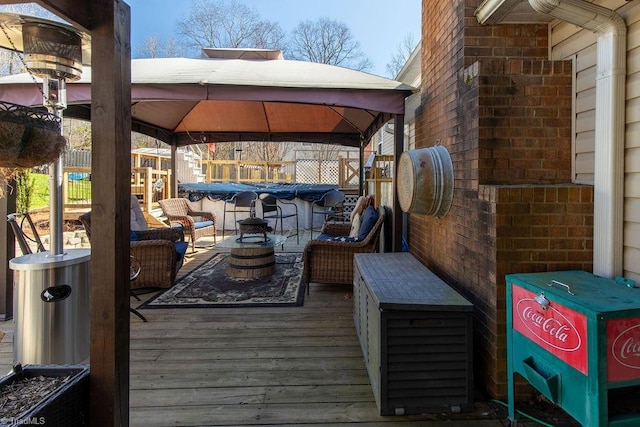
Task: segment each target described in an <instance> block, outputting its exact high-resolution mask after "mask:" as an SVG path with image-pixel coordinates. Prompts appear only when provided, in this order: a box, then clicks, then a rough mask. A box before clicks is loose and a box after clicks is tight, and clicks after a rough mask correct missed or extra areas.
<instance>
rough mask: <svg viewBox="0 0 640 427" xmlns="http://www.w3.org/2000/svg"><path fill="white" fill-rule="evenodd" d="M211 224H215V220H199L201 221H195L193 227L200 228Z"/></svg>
mask: <svg viewBox="0 0 640 427" xmlns="http://www.w3.org/2000/svg"><path fill="white" fill-rule="evenodd" d="M210 225H213V221H199V222H195V223H194V224H193V227H194V228H196V229H198V228H204V227H208V226H210Z"/></svg>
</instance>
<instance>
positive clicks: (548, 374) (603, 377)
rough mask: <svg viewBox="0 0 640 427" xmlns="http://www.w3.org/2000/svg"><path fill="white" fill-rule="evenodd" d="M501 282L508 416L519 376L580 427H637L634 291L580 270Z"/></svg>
mask: <svg viewBox="0 0 640 427" xmlns="http://www.w3.org/2000/svg"><path fill="white" fill-rule="evenodd" d="M506 281H507V371H508V399H509V417H510V418H511V419H514V417H515V391H514V386H515V383H514V381H515V379H514V374H516V373H517V374H520V375H521V376H522V377H524V378H525V379H526V380H527V381H528V382H529V383H530V384H531V385H532V386H533V387H535V388H536V389H537V390H538V391H540V393H542V394H543V395H544V396H546V397H547V399H549V400H551V401H552V402H554V403H556V404H557V405H558V406H560V407H561V408H562V409H564V410H565V411H566V412H567V413H568V414H569V415H571V416H572V417H574V418H575V419H576V420H577V421H578V422H580V423H581V424H582V425H584V426H594V427H595V426H617V427H622V426H626V427H630V426H638V425H640V288H635V287H629V286H627V285H628V283H626V282H625V281H620V283H618V282H616V281H613V280H608V279H604V278H602V277H598V276H595V275H593V274H591V273H587V272H584V271H558V272H547V273H530V274H513V275H507V276H506Z"/></svg>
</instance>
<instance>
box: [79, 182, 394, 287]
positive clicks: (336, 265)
mask: <svg viewBox="0 0 640 427" xmlns="http://www.w3.org/2000/svg"><path fill="white" fill-rule="evenodd" d="M344 197H345V196H344V193H342V192H341V191H339V190H329V191H327V192H326V193H325V194H324V195H323V196H322V197H321V198H320V199H318V200H316V202H315V203H314V205H313V210H312V213H313V215H322V216H323V218H324V226H323V227H322V229H321V234H320V235H319V236H317V238H315V239H311V240H310V241H308V242H307V244H306V245H305V248H304V254H303V259H304V270H303V281H304V282H305V283H307V284H308V283H310V282H319V283H332V284H351V283H352V281H353V254H355V253H361V252H377V251H378V243H379V238H380V232H381V229H382V225H383V223H384V221H385V218H387V214H386V210H385V207H383V206H380V207H378V208H377V209H375V208H373V206H370V207H367V206H366V205H367V204H370V203H371V200H372V199H371V198H368V197H364V196H363V197H360V199H359V200H358V204H357V205H356V208H355V209H354V210H353V212H351V215H350V217H349V218H346V217H345V216H344V215H343V210H342V204H343V201H344ZM258 203H259V204H260V205H261V207H262V209H261V214H262V219H259V221H260V222H264V224H265V229H264V230H260V233H257V234H256V232H255V230H253V231H254V232H253V234H251V232H249V236H244V238H243V234H242V233H240V234H238V229H236V230H235V235H233V236H226V237H227V238H225V239H223V240H222V241H220V242H217V243H215V242H216V236H217V226H216V215H215V214H214V213H212V212H206V211H202V210H196V209H194V207H193V206H192V203H191V202H190V201H189V200H188V199H186V198H182V197H179V198H171V199H164V200H159V204H160V207H161V209H162V211H163V214H164V215H165V217H166V218H167V221H168V223H169V227H167V228H149V226H148V224H147V221H146V219H145V217H144V214H143V212H142V210H141V208H140V203H139V201H138V199H137V198H136V196H134V195H132V196H131V235H130V238H131V242H130V245H131V255H132V257H133V259H135V262H136V264H139V272H138V274H137V276H136V278H135V280H132V281H131V283H130V286H131V288H132V289H138V288H169V287H171V286H173V284H174V283H175V280H176V275H177V272H178V271H179V269H180V267H181V266H182V264H183V262H184V257H185V256H186V255H187V252H188V247H189V246H191V252H195V247H196V241H197V240H199V239H201V238H206V237H210V238H213V242H214V244H216V246H218V247H220V248H225V249H229V250H230V252H231V255H232V258H233V259H232V261H233V260H236V261H238V262H235V261H233V262H232V266H231V268H229V269H227V274H228V275H229V276H231V277H245V278H248V277H265V276H268V275H270V273H271V274H272V273H273V266H274V264H275V262H274V247H276V246H280V245H284V243H285V242H286V240H287V238H288V237H292V236H294V235H295V236H296V240H297V242H298V243H299V242H300V230H299V227H298V218H297V217H298V211H297V207H296V205H295V203H292V202H289V201H287V200H281V199H279V198H277V197H276V196H274V195H273V194H262V195H258V194H257V193H255V192H251V191H243V192H239V193H237V194H235V195H234V196H233V197H231V198H229V199H228V200H226V201H225V209H224V215H226V214H227V213H229V214H230V215H231V214H232V215H233V217H234V223H235V224H239V225H240V227H242V224H243V222H246V219H245V220H238V215H239V214H242V215H243V216H247V215H248V218H247V219H251V218H255V215H256V210H255V206H256V204H258ZM289 205H292V206H289ZM283 207H285V208H286V209H283ZM365 208H366V209H365ZM91 215H92V214H91V212H87V213H84V214H82V215H81V216H80V217H79V220H80V222H81V223H82V224H83V226H84V228H85V230H86V232H87V236H88V237H89V239H90V240H91V239H92V238H95V236H93V235H92V230H91ZM361 217H362V219H363V220H364V221H360V219H361ZM286 218H294V219H295V221H296V229H295V234H293V233H291V234H290V235H285V232H284V231H285V230H284V227H283V221H284V219H286ZM255 219H257V218H255ZM270 220H274V222H275V223H274V228H272V227H269V226H268V221H270ZM223 221H224V220H223ZM278 223H280V230H279V231H280V233H279V234H277V231H278V230H277V228H278ZM245 232H246V229H245ZM312 232H313V230H312ZM358 232H359V234H360V235H359V236H358ZM223 236H224V230H223ZM185 237H188V239H185ZM185 240H188V242H187V241H185ZM243 240H244V241H243ZM308 290H309V287H308V286H307V293H308Z"/></svg>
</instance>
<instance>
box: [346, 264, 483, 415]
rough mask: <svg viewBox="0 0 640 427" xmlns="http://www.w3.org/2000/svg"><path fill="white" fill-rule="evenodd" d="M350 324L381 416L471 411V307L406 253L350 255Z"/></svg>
mask: <svg viewBox="0 0 640 427" xmlns="http://www.w3.org/2000/svg"><path fill="white" fill-rule="evenodd" d="M353 303H354V312H353V316H354V322H355V327H356V331H357V334H358V338H359V341H360V346H361V348H362V352H363V355H364V359H365V363H366V366H367V370H368V373H369V379H370V381H371V386H372V387H373V393H374V395H375V399H376V403H377V405H378V409H379V411H380V415H394V414H397V415H402V414H417V413H424V412H450V413H454V412H467V411H471V410H472V409H473V347H472V340H473V332H472V327H473V323H472V322H473V320H472V318H473V305H472V304H471V303H470V302H469V301H467V300H466V299H465V298H464V297H462V296H461V295H460V294H459V293H458V292H456V291H455V290H454V289H452V288H451V287H449V286H448V285H447V284H446V283H445V282H443V281H442V280H441V279H439V278H438V277H437V276H436V275H435V274H434V273H433V272H431V271H430V270H428V269H427V268H426V267H425V266H423V265H422V264H421V263H420V262H419V261H417V260H416V259H415V258H414V257H413V256H412V255H411V254H409V253H384V254H355V257H354V283H353Z"/></svg>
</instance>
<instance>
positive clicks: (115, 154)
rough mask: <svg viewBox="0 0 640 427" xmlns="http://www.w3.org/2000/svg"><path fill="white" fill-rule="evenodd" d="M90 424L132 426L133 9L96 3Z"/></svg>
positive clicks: (110, 0)
mask: <svg viewBox="0 0 640 427" xmlns="http://www.w3.org/2000/svg"><path fill="white" fill-rule="evenodd" d="M90 11H91V22H92V23H94V26H93V27H92V30H91V62H92V66H91V70H92V81H93V82H94V84H92V85H91V98H92V103H91V119H92V123H91V137H92V151H93V156H92V164H91V167H92V184H93V187H92V192H93V200H92V222H93V225H92V227H93V235H94V236H98V237H97V238H94V239H93V240H92V242H91V246H92V248H91V251H92V253H91V355H90V363H91V379H90V401H91V407H90V410H91V425H92V426H93V427H95V426H114V425H117V426H128V425H129V268H127V266H128V265H129V210H130V208H129V205H130V194H131V184H130V177H131V157H130V156H131V85H130V82H131V42H130V40H131V33H130V28H131V12H130V9H129V6H128V5H127V4H126V3H124V2H122V1H116V0H94V1H92V2H91V7H90Z"/></svg>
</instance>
